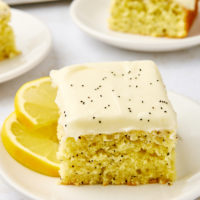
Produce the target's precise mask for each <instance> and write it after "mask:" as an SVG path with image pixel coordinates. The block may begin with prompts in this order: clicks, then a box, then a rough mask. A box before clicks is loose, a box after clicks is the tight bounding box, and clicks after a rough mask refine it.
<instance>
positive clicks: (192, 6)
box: [144, 0, 196, 10]
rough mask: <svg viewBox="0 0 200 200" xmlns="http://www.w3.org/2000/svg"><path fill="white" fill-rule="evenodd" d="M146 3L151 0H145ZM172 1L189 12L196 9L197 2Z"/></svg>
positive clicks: (186, 0)
mask: <svg viewBox="0 0 200 200" xmlns="http://www.w3.org/2000/svg"><path fill="white" fill-rule="evenodd" d="M144 1H147V2H148V1H149V0H144ZM172 1H174V2H176V3H178V4H180V5H181V6H183V7H184V8H186V9H188V10H194V9H195V4H196V0H172Z"/></svg>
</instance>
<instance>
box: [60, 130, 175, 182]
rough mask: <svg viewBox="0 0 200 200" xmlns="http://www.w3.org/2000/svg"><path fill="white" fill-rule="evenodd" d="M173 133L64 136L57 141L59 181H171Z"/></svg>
mask: <svg viewBox="0 0 200 200" xmlns="http://www.w3.org/2000/svg"><path fill="white" fill-rule="evenodd" d="M173 134H174V133H173V132H169V131H153V132H151V133H147V132H144V131H130V132H128V133H115V134H112V135H106V134H98V135H85V136H79V137H78V139H77V140H76V139H74V138H70V137H69V138H67V139H66V141H65V142H63V143H61V145H60V150H59V154H58V155H59V159H60V160H61V168H60V175H61V183H62V184H68V185H69V184H73V185H82V184H84V185H87V184H88V185H93V184H103V185H108V184H114V185H121V184H126V185H139V184H148V183H161V184H165V183H169V184H171V183H173V182H174V181H175V177H176V174H175V161H174V160H175V140H174V138H173V139H171V137H170V136H171V135H173ZM61 135H62V134H61Z"/></svg>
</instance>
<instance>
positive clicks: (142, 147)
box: [50, 61, 176, 185]
mask: <svg viewBox="0 0 200 200" xmlns="http://www.w3.org/2000/svg"><path fill="white" fill-rule="evenodd" d="M50 75H51V78H52V81H53V85H54V86H56V87H57V89H58V92H57V97H56V103H57V105H58V108H59V110H60V119H59V125H58V136H59V139H60V147H59V153H58V156H59V159H60V160H61V168H60V176H61V182H62V183H63V184H75V185H80V184H104V185H107V184H129V185H139V184H148V183H172V182H174V180H175V177H176V173H175V143H176V114H175V112H174V110H173V108H172V106H171V104H170V102H169V100H168V97H167V93H166V90H165V87H164V84H163V82H162V79H161V76H160V73H159V71H158V69H157V67H156V65H155V64H154V63H153V62H152V61H138V62H111V63H95V64H84V65H76V66H71V67H65V68H63V69H61V70H58V71H52V72H51V74H50Z"/></svg>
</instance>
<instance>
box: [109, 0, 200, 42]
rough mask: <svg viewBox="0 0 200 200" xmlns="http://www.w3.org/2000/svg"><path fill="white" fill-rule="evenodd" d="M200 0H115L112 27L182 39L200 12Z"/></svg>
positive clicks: (119, 29) (129, 31)
mask: <svg viewBox="0 0 200 200" xmlns="http://www.w3.org/2000/svg"><path fill="white" fill-rule="evenodd" d="M197 6H198V0H156V1H155V0H112V3H111V13H110V18H109V27H110V28H111V29H112V30H114V31H120V32H126V33H135V34H142V35H150V36H156V37H175V38H182V37H186V36H187V35H188V32H189V30H190V27H191V25H192V23H193V21H194V19H195V17H196V15H197V11H198V8H197Z"/></svg>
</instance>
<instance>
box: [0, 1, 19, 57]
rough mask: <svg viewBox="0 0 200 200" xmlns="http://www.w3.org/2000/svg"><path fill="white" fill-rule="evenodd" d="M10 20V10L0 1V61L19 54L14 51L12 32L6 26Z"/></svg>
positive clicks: (9, 27) (8, 26)
mask: <svg viewBox="0 0 200 200" xmlns="http://www.w3.org/2000/svg"><path fill="white" fill-rule="evenodd" d="M10 18H11V13H10V8H9V7H8V6H7V5H6V4H5V3H4V2H3V1H1V0H0V60H4V59H6V58H13V57H14V56H16V55H18V54H19V53H20V52H19V51H18V50H17V49H16V45H15V36H14V32H13V30H12V28H11V26H10V25H9V24H8V23H9V21H10Z"/></svg>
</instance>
